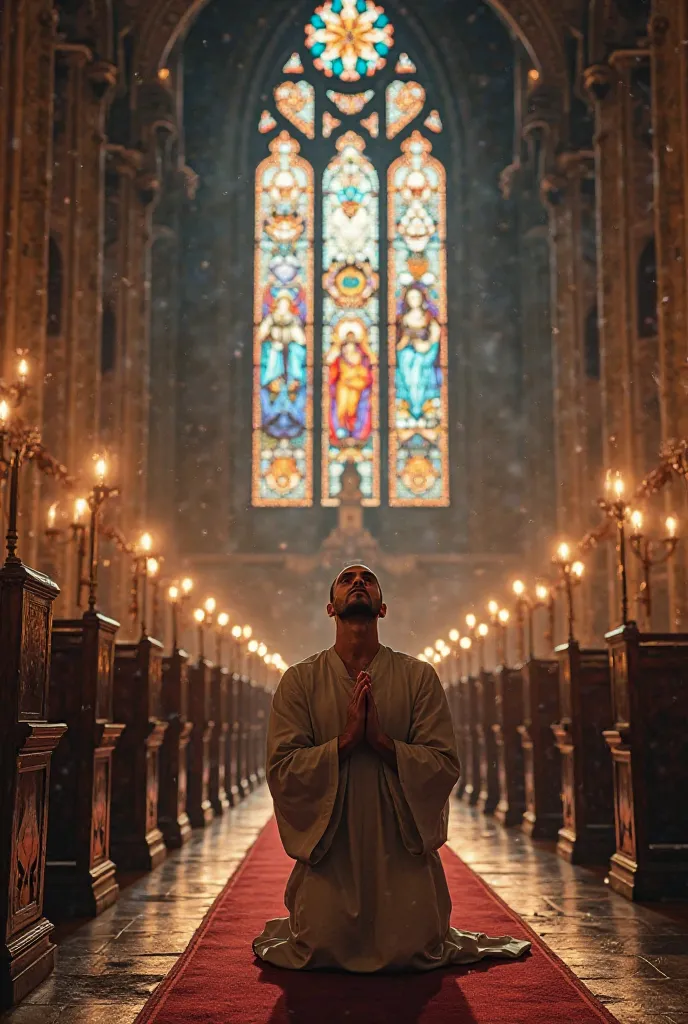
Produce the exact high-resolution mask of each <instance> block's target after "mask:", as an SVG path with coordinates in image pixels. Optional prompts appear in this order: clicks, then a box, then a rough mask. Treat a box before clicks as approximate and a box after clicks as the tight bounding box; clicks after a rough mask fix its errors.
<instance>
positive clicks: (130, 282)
mask: <svg viewBox="0 0 688 1024" xmlns="http://www.w3.org/2000/svg"><path fill="white" fill-rule="evenodd" d="M106 148H107V158H108V174H107V193H108V194H107V200H106V202H107V226H106V231H107V240H108V246H107V252H106V263H107V275H108V277H107V281H106V291H107V294H108V300H109V302H110V303H111V307H112V310H113V318H114V328H113V332H114V353H113V355H114V367H113V370H112V373H111V380H110V381H109V382H108V388H107V403H106V404H105V405H104V406H103V408H102V412H101V430H102V440H103V443H104V444H106V445H107V446H108V447H109V448H110V449H111V450H112V451H113V453H114V454H115V455H116V461H117V467H116V475H117V480H118V482H119V484H120V487H121V491H122V499H121V501H120V502H118V503H117V506H116V507H114V506H113V509H112V512H111V515H112V516H113V518H114V519H115V521H116V524H117V526H118V527H119V528H120V529H121V530H122V532H123V533H124V535H125V536H126V537H127V538H128V539H129V540H133V539H135V534H136V531H137V530H139V529H140V528H141V527H143V526H144V525H145V520H146V512H147V490H148V483H147V474H148V432H149V430H148V422H149V420H148V418H149V374H150V350H149V343H150V330H149V327H150V242H151V234H152V231H151V218H152V201H153V199H154V198H155V196H156V194H157V181H156V180H155V179H154V178H152V177H150V176H149V175H147V174H145V173H144V172H143V154H142V153H141V152H140V151H139V150H133V149H126V148H124V147H123V146H115V145H108V146H107V147H106ZM108 575H109V580H108V583H107V585H108V587H109V607H110V608H112V609H113V611H116V613H117V615H118V616H119V617H120V619H121V621H122V622H125V621H128V616H127V611H126V609H127V604H128V596H129V583H130V565H129V560H128V559H127V558H124V557H121V556H115V557H113V560H112V566H111V569H110V572H109V574H108Z"/></svg>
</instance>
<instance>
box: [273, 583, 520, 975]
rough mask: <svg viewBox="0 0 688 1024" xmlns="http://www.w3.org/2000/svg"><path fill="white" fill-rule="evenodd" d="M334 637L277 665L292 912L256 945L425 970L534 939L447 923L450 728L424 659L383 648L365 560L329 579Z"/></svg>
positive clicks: (290, 954)
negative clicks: (285, 665)
mask: <svg viewBox="0 0 688 1024" xmlns="http://www.w3.org/2000/svg"><path fill="white" fill-rule="evenodd" d="M327 611H328V614H329V616H330V617H331V618H333V619H334V620H335V623H336V641H335V645H334V647H331V648H330V649H329V650H328V651H324V652H323V653H321V654H316V655H314V656H313V657H312V658H308V659H307V660H306V661H304V662H302V663H301V664H299V665H296V666H294V667H292V668H290V669H288V671H287V672H286V673H285V675H284V677H283V679H282V681H281V682H280V684H279V686H278V688H277V691H276V693H275V697H274V701H273V706H272V713H271V716H270V726H269V730H268V749H267V778H268V784H269V787H270V792H271V793H272V797H273V800H274V803H275V813H276V816H277V822H278V825H279V830H280V835H281V838H282V842H283V844H284V848H285V850H286V852H287V853H288V854H289V856H290V857H292V858H293V859H294V860H295V861H296V865H295V867H294V870H293V871H292V874H291V877H290V879H289V882H288V884H287V890H286V896H285V903H286V906H287V909H288V910H289V917H288V918H281V919H277V920H274V921H268V923H267V924H266V926H265V930H264V931H263V934H262V935H260V936H259V937H258V938H257V939H255V941H254V943H253V949H254V952H255V953H256V955H257V956H258V957H260V958H261V959H262V960H265V961H267V962H269V963H271V964H276V965H277V966H279V967H288V968H291V969H293V970H302V969H315V968H339V969H343V970H347V971H357V972H363V973H370V972H374V971H385V970H386V971H404V970H417V971H427V970H431V969H433V968H436V967H443V966H446V965H448V964H465V963H472V962H474V961H476V960H480V959H482V958H483V957H486V956H500V957H512V958H513V957H517V956H520V955H521V954H522V953H523V952H525V950H526V949H528V947H529V945H530V943H528V942H522V941H520V940H516V939H512V938H509V937H508V936H503V937H500V938H488V937H487V936H486V935H484V934H482V933H479V932H464V931H458V930H457V929H456V928H452V927H450V925H449V915H450V912H451V900H450V897H449V891H448V889H447V882H446V879H445V876H444V870H443V868H442V863H441V861H440V857H439V854H438V852H437V851H438V850H439V848H440V847H441V846H442V845H443V843H445V842H446V839H447V818H448V803H447V801H448V798H449V796H450V794H451V792H452V789H453V788H454V785H455V784H456V782H457V780H458V778H459V761H458V757H457V754H456V746H455V741H454V730H453V726H452V721H451V717H450V713H449V707H448V705H447V700H446V697H445V695H444V691H443V689H442V685H441V683H440V681H439V679H438V677H437V674H436V672H435V670H434V669H433V668H432V666H431V665H429V664H426V663H425V662H421V661H417V660H416V659H415V658H411V657H409V656H408V655H406V654H398V653H396V652H395V651H392V650H390V649H389V648H387V647H383V646H381V644H380V642H379V640H378V630H377V623H378V619H381V618H384V616H385V615H386V612H387V609H386V607H385V605H384V603H383V600H382V592H381V589H380V584H379V583H378V580H377V577H376V576H375V574H374V573H373V572H371V570H370V569H368V568H367V567H366V566H363V565H355V566H351V567H350V568H348V569H344V570H343V571H342V572H341V573H340V574H339V576H338V577H337V579H336V580H335V582H334V583H333V585H332V590H331V593H330V604H329V605H328V608H327Z"/></svg>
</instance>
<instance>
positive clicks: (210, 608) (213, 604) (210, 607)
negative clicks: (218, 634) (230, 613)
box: [203, 597, 217, 615]
mask: <svg viewBox="0 0 688 1024" xmlns="http://www.w3.org/2000/svg"><path fill="white" fill-rule="evenodd" d="M203 607H204V608H205V610H206V611H207V613H208V615H212V614H213V612H214V611H215V609H216V608H217V601H216V600H215V598H214V597H209V598H208V599H207V601H206V602H205V604H204V606H203Z"/></svg>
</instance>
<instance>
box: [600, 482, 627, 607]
mask: <svg viewBox="0 0 688 1024" xmlns="http://www.w3.org/2000/svg"><path fill="white" fill-rule="evenodd" d="M625 489H626V485H625V484H624V481H623V477H622V476H621V474H620V473H617V474H616V476H612V474H611V473H607V479H606V482H605V490H606V495H605V497H604V498H600V499H599V501H598V505H599V507H600V508H601V509H602V511H603V512H604V513H605V514H606V515H608V516H609V518H610V519H614V520H615V522H616V528H617V542H616V553H617V573H618V576H619V580H620V582H621V623H622V625H624V626H627V625H628V621H629V620H628V573H627V571H626V520H627V518H628V512H629V508H630V506H629V504H628V502H627V501H626V500H625V498H624V492H625Z"/></svg>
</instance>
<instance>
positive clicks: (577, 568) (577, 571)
mask: <svg viewBox="0 0 688 1024" xmlns="http://www.w3.org/2000/svg"><path fill="white" fill-rule="evenodd" d="M571 572H572V573H573V575H574V576H576V577H577V578H578V579H581V578H582V576H583V573H584V572H585V566H584V565H583V563H582V562H574V563H573V565H572V566H571Z"/></svg>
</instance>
